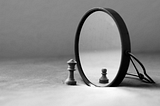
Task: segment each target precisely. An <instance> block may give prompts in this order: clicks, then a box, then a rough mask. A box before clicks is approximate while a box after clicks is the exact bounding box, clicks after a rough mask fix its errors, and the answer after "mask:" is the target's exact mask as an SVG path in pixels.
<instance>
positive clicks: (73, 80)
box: [65, 59, 77, 85]
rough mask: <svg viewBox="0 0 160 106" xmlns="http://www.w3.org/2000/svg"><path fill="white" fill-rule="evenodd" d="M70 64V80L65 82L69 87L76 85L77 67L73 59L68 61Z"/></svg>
mask: <svg viewBox="0 0 160 106" xmlns="http://www.w3.org/2000/svg"><path fill="white" fill-rule="evenodd" d="M67 63H68V68H67V70H68V71H69V74H68V78H67V79H66V80H65V83H66V84H67V85H76V84H77V83H76V81H75V79H74V71H75V65H76V64H77V62H76V61H75V60H73V59H70V60H69V61H67Z"/></svg>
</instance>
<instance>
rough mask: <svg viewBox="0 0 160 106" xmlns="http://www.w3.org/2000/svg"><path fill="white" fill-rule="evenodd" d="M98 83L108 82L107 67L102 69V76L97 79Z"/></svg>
mask: <svg viewBox="0 0 160 106" xmlns="http://www.w3.org/2000/svg"><path fill="white" fill-rule="evenodd" d="M99 83H102V84H106V83H109V79H108V78H107V69H102V76H101V78H100V79H99Z"/></svg>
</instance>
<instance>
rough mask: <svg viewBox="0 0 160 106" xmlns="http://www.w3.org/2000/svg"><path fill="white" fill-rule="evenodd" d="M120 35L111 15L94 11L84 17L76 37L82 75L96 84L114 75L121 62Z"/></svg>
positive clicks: (104, 82) (111, 78) (108, 82)
mask: <svg viewBox="0 0 160 106" xmlns="http://www.w3.org/2000/svg"><path fill="white" fill-rule="evenodd" d="M121 49H122V48H121V38H120V33H119V30H118V27H117V25H116V23H115V21H114V20H113V18H112V17H111V16H110V15H109V14H107V13H106V12H103V11H96V12H94V13H92V14H91V15H89V16H88V18H87V19H86V20H85V22H84V24H83V26H82V29H81V32H80V37H79V58H80V62H81V66H82V69H83V72H84V74H85V76H86V77H87V78H88V80H89V81H90V82H91V83H93V84H95V85H98V86H107V85H108V84H110V83H111V82H112V81H113V80H114V78H115V77H116V75H117V73H118V71H119V66H120V63H121V51H122V50H121Z"/></svg>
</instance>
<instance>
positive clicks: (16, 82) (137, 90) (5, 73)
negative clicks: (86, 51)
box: [0, 54, 160, 106]
mask: <svg viewBox="0 0 160 106" xmlns="http://www.w3.org/2000/svg"><path fill="white" fill-rule="evenodd" d="M136 56H137V57H138V58H139V59H140V60H141V62H142V63H143V64H144V66H145V67H146V69H147V73H148V74H149V75H150V77H152V79H154V81H155V82H156V84H148V83H144V82H141V81H140V80H139V79H138V78H136V77H130V76H129V77H126V78H125V79H124V80H123V82H122V83H121V84H120V86H118V87H102V88H98V87H88V86H86V85H85V84H84V83H83V81H82V79H81V77H80V76H79V73H78V71H75V79H76V81H77V83H78V84H77V85H76V86H68V85H66V84H64V80H65V79H66V78H67V74H68V72H67V64H66V62H67V61H68V60H69V59H70V58H73V57H64V58H58V57H57V58H45V59H44V58H39V59H7V60H5V59H4V60H1V61H0V106H140V105H141V106H159V105H160V54H136ZM128 72H135V70H134V68H133V66H132V65H130V68H129V70H128Z"/></svg>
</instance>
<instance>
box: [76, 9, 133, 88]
mask: <svg viewBox="0 0 160 106" xmlns="http://www.w3.org/2000/svg"><path fill="white" fill-rule="evenodd" d="M96 11H103V12H106V13H107V14H109V15H110V16H111V17H112V18H113V20H114V21H115V23H116V25H117V27H118V30H119V33H120V38H121V46H122V50H121V57H122V58H121V64H120V67H119V70H118V73H117V75H116V77H115V78H114V80H113V81H112V82H111V83H110V84H108V85H107V86H110V87H115V86H118V85H119V84H120V83H121V82H122V81H123V79H124V77H125V75H126V72H127V70H128V67H129V63H130V56H129V55H127V52H131V46H130V38H129V33H128V30H127V27H126V24H125V22H124V21H123V19H122V17H121V16H120V15H119V14H118V13H117V12H116V11H114V10H112V9H110V8H100V7H95V8H92V9H90V10H89V11H88V12H86V13H85V14H84V16H83V17H82V19H81V20H80V22H79V25H78V27H77V31H76V35H75V44H74V52H75V59H76V61H77V68H78V71H79V73H80V75H81V77H82V79H83V81H84V82H85V84H86V85H88V86H91V85H94V86H96V87H101V86H98V85H95V84H93V83H92V82H90V81H89V80H88V78H87V77H86V76H85V74H84V72H83V69H82V66H81V63H80V58H79V37H80V33H81V29H82V26H83V24H84V22H85V20H86V19H87V18H88V16H89V15H90V14H92V13H94V12H96ZM107 86H106V87H107Z"/></svg>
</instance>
